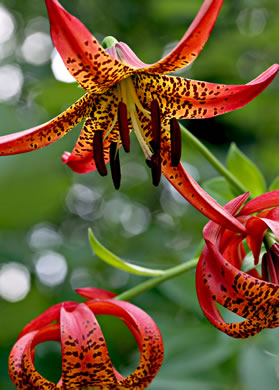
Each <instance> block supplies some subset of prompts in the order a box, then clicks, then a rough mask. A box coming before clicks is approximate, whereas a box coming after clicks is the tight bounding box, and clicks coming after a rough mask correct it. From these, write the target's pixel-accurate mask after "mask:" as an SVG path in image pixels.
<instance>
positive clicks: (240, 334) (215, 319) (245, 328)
mask: <svg viewBox="0 0 279 390" xmlns="http://www.w3.org/2000/svg"><path fill="white" fill-rule="evenodd" d="M196 289H197V295H198V299H199V303H200V306H201V309H202V311H203V313H204V314H205V316H206V317H207V319H208V320H209V321H210V322H211V323H212V324H213V325H214V326H215V327H216V328H217V329H219V330H221V331H222V332H224V333H226V334H228V335H229V336H232V337H235V338H247V337H250V336H254V335H255V334H257V333H259V332H260V331H261V330H263V329H264V324H262V323H261V322H260V321H253V320H244V321H241V322H234V323H226V322H225V321H224V319H223V318H222V316H221V314H220V312H219V310H218V308H217V306H216V303H215V297H214V296H212V294H211V292H210V291H209V289H208V286H207V285H206V283H204V272H203V257H202V256H201V258H200V260H199V263H198V265H197V269H196Z"/></svg>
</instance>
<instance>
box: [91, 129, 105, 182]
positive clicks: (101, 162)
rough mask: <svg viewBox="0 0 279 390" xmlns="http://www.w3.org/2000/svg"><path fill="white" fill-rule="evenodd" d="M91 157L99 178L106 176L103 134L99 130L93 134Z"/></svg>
mask: <svg viewBox="0 0 279 390" xmlns="http://www.w3.org/2000/svg"><path fill="white" fill-rule="evenodd" d="M93 157H94V160H95V164H96V168H97V170H98V172H99V174H100V175H101V176H106V175H107V168H106V164H105V159H104V148H103V132H102V131H101V130H98V131H96V132H95V134H94V138H93Z"/></svg>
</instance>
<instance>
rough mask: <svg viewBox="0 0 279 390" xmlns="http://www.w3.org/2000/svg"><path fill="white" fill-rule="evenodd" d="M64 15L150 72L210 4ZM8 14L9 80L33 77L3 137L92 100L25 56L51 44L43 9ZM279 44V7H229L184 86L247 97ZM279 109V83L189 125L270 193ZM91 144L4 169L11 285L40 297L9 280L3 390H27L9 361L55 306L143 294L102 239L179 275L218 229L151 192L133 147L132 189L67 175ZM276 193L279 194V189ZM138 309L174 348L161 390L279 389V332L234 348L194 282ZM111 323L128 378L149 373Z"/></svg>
mask: <svg viewBox="0 0 279 390" xmlns="http://www.w3.org/2000/svg"><path fill="white" fill-rule="evenodd" d="M61 3H62V4H63V5H64V6H65V7H66V8H67V9H68V10H69V11H70V12H71V13H73V14H74V15H75V16H77V17H78V18H80V19H81V20H82V21H83V22H84V23H85V24H86V26H87V27H88V28H89V29H90V30H91V31H92V32H93V33H94V34H95V36H96V37H97V38H98V39H99V40H102V39H103V38H104V36H106V35H114V36H115V37H117V38H118V40H123V41H125V42H127V43H128V44H129V45H130V46H131V47H132V48H133V49H134V50H135V52H136V53H137V54H138V56H139V57H140V58H142V59H143V60H144V61H146V62H154V61H156V60H157V59H158V58H160V57H161V56H162V54H163V53H165V52H166V51H167V50H169V49H170V47H172V46H173V45H174V43H175V42H176V41H177V40H179V39H180V37H181V36H182V35H183V34H184V32H185V30H186V28H187V26H188V25H189V24H190V23H191V21H192V19H193V17H194V15H195V13H196V12H197V10H198V7H199V6H200V5H201V3H202V1H201V0H199V1H197V0H188V1H185V0H172V1H169V0H160V1H159V0H133V1H129V0H75V1H69V0H61ZM0 5H2V6H4V7H5V8H6V9H7V10H8V11H9V12H10V13H11V15H12V17H13V19H14V23H15V26H16V30H15V33H14V35H13V37H12V38H11V39H10V41H9V42H7V43H6V46H7V47H8V49H9V50H8V49H7V47H5V48H4V46H3V45H2V46H3V47H2V46H1V50H0V61H1V64H0V67H1V66H4V65H7V64H12V65H17V66H18V67H19V68H18V69H21V71H22V73H23V75H24V84H23V88H22V91H21V92H20V94H19V95H18V97H17V98H14V99H11V100H10V101H6V102H2V103H1V106H0V115H1V130H0V133H1V135H2V134H8V133H11V132H14V131H19V130H22V129H25V128H28V127H31V126H36V125H37V124H39V123H42V122H44V121H47V120H49V119H50V118H51V117H53V116H55V115H57V114H58V113H60V112H61V111H62V109H63V108H65V107H67V106H68V105H70V104H71V103H72V102H73V101H75V100H76V99H77V98H78V97H79V96H81V95H82V93H83V91H82V90H81V89H80V88H77V86H76V84H65V83H62V82H59V81H56V80H55V78H54V75H53V74H52V71H51V66H50V61H49V60H48V61H46V62H45V63H43V64H41V65H34V64H30V63H28V61H26V60H25V59H24V57H23V56H22V51H21V48H22V45H23V44H24V41H25V39H26V37H27V36H28V34H30V32H43V33H47V34H48V21H47V12H46V7H45V4H44V1H43V0H40V1H38V0H24V1H19V0H2V1H1V3H0ZM278 37H279V3H278V0H234V1H229V0H225V1H224V6H223V10H222V12H221V14H220V17H219V18H218V21H217V24H216V27H215V28H214V30H213V32H212V35H211V37H210V39H209V41H208V43H207V45H206V47H205V48H204V50H203V52H202V53H201V55H200V56H199V58H198V59H197V61H196V62H195V63H194V64H193V65H192V66H191V67H190V68H186V69H184V70H183V71H181V72H179V75H181V76H183V77H189V78H193V79H201V80H207V81H211V82H219V83H234V84H238V83H246V82H248V81H250V80H251V79H253V78H254V77H256V76H257V75H258V74H260V73H261V72H262V71H264V70H265V69H266V68H267V67H268V66H269V65H271V64H273V63H275V62H278V53H279V40H278ZM0 38H1V37H0ZM4 49H5V50H6V51H5V50H4ZM2 52H3V53H2ZM7 53H8V54H7ZM0 70H1V68H0ZM278 106H279V78H278V77H277V79H276V80H275V81H274V82H273V83H272V85H271V86H269V88H268V89H267V90H266V91H265V92H264V93H263V94H262V95H261V96H259V97H258V98H257V99H256V100H255V101H253V102H252V103H250V104H249V105H248V106H247V107H245V108H243V109H241V110H239V111H237V112H232V113H230V114H227V115H224V116H222V117H218V118H215V119H209V120H192V121H185V122H186V125H187V126H188V128H189V129H190V130H191V131H192V132H193V133H194V134H196V135H198V136H199V137H200V138H201V139H203V140H204V141H205V142H206V143H207V144H208V145H209V147H210V149H211V150H212V151H214V152H215V153H216V154H217V155H218V156H219V157H220V158H221V159H222V160H223V161H225V155H226V154H227V151H228V149H229V144H230V143H231V142H232V141H233V142H235V143H236V144H237V145H238V147H239V148H240V150H241V151H242V152H244V153H245V154H246V155H248V156H249V158H250V159H251V160H252V161H254V162H255V163H256V164H257V166H258V167H259V168H260V170H261V171H262V172H263V174H264V176H265V178H266V181H267V184H268V185H270V183H271V182H272V181H273V180H274V179H275V177H277V176H278V172H279V159H278V148H279V136H278V134H279V110H278ZM79 131H80V126H79V127H78V128H76V129H75V130H73V131H72V132H71V133H70V134H69V135H68V136H67V137H65V138H64V139H62V140H61V141H59V142H57V143H55V144H54V145H52V146H50V147H49V148H45V149H43V150H40V151H37V152H34V153H30V154H26V155H19V156H12V157H5V158H1V159H0V180H1V193H0V198H1V202H0V204H1V206H0V207H1V212H0V215H1V218H0V262H1V264H2V268H0V275H1V273H2V275H4V276H5V275H8V274H7V273H6V274H5V273H4V271H5V270H6V271H7V268H5V267H6V266H7V264H8V265H11V267H12V269H14V270H15V269H16V270H19V271H20V272H21V275H25V280H26V281H27V284H28V275H30V283H31V284H30V291H28V287H27V291H28V294H27V296H26V297H24V298H23V299H20V298H18V299H14V300H17V301H16V302H10V301H9V299H10V300H11V298H9V297H8V296H7V294H6V292H5V289H4V287H3V286H5V285H6V284H5V280H8V279H7V278H6V279H5V280H4V282H3V278H2V279H1V276H0V296H1V297H0V313H1V314H0V327H1V333H0V341H1V353H0V363H1V364H0V367H1V368H0V370H1V373H0V378H1V383H0V389H1V390H2V389H3V390H10V389H13V388H14V387H13V385H12V384H11V382H10V380H9V377H8V374H7V358H8V354H9V351H10V349H11V347H12V345H13V343H14V342H15V340H16V338H17V336H18V334H19V332H20V330H21V329H22V327H23V326H24V325H25V324H26V323H27V322H29V321H30V320H31V319H33V318H34V317H35V316H37V315H39V314H40V313H41V312H42V311H43V310H45V309H46V308H47V307H49V306H50V305H52V304H54V303H56V302H60V301H63V300H72V299H78V298H77V296H76V294H75V293H74V291H73V288H76V287H85V286H89V285H91V286H95V287H101V288H107V289H111V290H113V291H115V292H120V291H124V290H125V289H127V288H129V287H132V286H135V284H136V283H139V282H140V281H141V280H143V279H142V278H140V277H139V276H131V275H128V274H126V273H124V272H122V271H120V270H116V269H113V268H112V267H110V266H108V265H107V264H104V263H102V262H101V261H100V260H99V259H98V258H97V257H96V256H94V255H93V254H92V252H91V249H90V246H89V243H88V240H87V230H88V228H89V227H91V228H92V229H93V231H94V233H95V234H96V236H97V237H98V238H99V239H100V241H101V242H102V243H103V244H104V245H105V246H106V247H108V248H109V249H110V250H111V251H113V252H114V253H117V254H118V255H119V256H120V257H121V258H124V259H127V260H129V261H130V262H136V263H137V264H139V265H142V266H146V267H150V268H167V267H170V266H173V265H175V264H179V263H180V262H182V261H185V260H187V259H190V258H191V257H192V255H193V254H194V253H195V252H196V250H197V247H198V245H199V244H200V239H201V231H202V227H203V225H204V224H205V222H206V219H205V218H204V217H203V216H201V215H199V213H198V212H197V211H196V210H194V209H193V208H192V207H190V206H189V205H188V204H186V202H185V201H184V200H183V199H182V198H181V197H180V196H179V195H177V194H176V193H174V191H173V190H172V189H171V188H170V187H169V185H168V183H167V182H166V181H165V180H162V183H161V185H160V187H159V188H154V187H152V184H151V178H150V172H149V171H148V169H147V168H146V166H145V163H144V158H143V156H142V153H141V150H139V147H138V145H137V142H134V141H135V140H134V139H133V140H132V141H133V142H132V153H130V155H124V154H123V152H121V161H122V177H123V180H122V185H121V189H120V191H119V192H116V191H115V190H114V189H113V185H112V182H111V180H110V179H109V178H108V177H107V178H101V177H99V176H98V174H97V173H92V174H88V175H84V176H82V175H80V176H79V175H77V174H74V173H72V172H71V171H70V170H69V169H68V168H67V167H65V166H63V165H62V164H61V163H60V156H61V154H62V153H63V152H64V150H71V148H72V147H73V145H74V143H75V140H76V138H77V136H78V134H79ZM183 160H184V161H185V163H187V164H188V165H187V168H188V169H189V171H190V172H191V173H192V175H193V176H194V177H195V178H196V179H198V180H201V181H205V180H206V181H208V180H209V179H212V178H213V177H214V176H216V173H215V172H214V170H213V169H212V168H211V167H210V166H208V163H207V162H206V161H205V160H204V159H203V158H202V157H201V156H200V155H199V154H198V153H197V152H196V151H195V150H193V149H192V148H191V147H189V146H188V145H186V144H184V145H183ZM276 183H277V184H276ZM274 186H276V188H278V179H277V181H276V182H275V184H274ZM206 188H207V189H209V190H211V191H213V193H214V192H215V194H216V191H217V193H218V191H219V190H218V188H221V189H222V191H223V194H222V195H221V198H222V196H223V198H222V199H224V197H225V198H226V197H230V196H231V195H232V194H231V190H230V188H229V187H227V188H225V189H224V186H223V183H220V179H217V181H216V180H213V181H211V182H207V187H206ZM222 199H221V200H222ZM218 200H219V199H218ZM49 250H51V251H52V252H51V254H52V256H53V253H56V254H60V255H61V256H63V257H62V259H63V258H64V259H65V260H64V262H63V261H62V260H61V258H60V260H61V261H60V262H59V261H57V262H56V263H55V262H54V263H53V264H52V267H53V268H52V269H50V270H48V269H47V267H46V265H45V262H44V259H46V258H47V257H46V254H49V252H46V251H49ZM20 266H24V267H25V268H20ZM60 266H61V269H60V268H59V267H60ZM13 267H14V268H13ZM49 267H50V265H49ZM51 271H52V272H54V271H55V272H56V273H58V274H59V275H60V276H61V275H62V277H61V278H60V280H55V278H53V275H52V274H51ZM47 272H50V274H47ZM63 272H64V275H65V277H63ZM26 275H27V276H26ZM8 281H9V280H8ZM1 283H2V286H1ZM16 283H17V282H16V281H15V282H14V285H13V282H12V281H11V282H10V285H11V286H14V288H15V289H16V287H17V286H16ZM8 290H9V289H8ZM5 294H6V295H5ZM133 302H134V303H135V304H138V305H140V306H141V307H142V308H143V309H144V310H146V311H147V312H148V313H149V314H150V315H152V317H153V318H154V320H155V321H156V322H157V324H158V325H159V327H160V329H161V331H162V334H163V338H164V341H165V348H166V358H165V362H164V366H163V368H162V369H161V371H160V373H159V375H158V377H157V378H156V380H155V381H154V383H153V384H152V385H151V386H150V389H153V390H159V389H160V390H169V389H176V390H184V389H188V390H218V389H220V390H262V389H263V388H265V389H267V390H274V389H275V388H278V385H279V379H278V372H279V371H278V368H279V341H278V340H279V337H278V335H279V334H278V330H276V329H275V330H268V331H264V332H262V334H260V335H258V336H256V337H254V338H252V339H250V340H246V341H239V340H234V339H229V338H228V337H226V336H224V335H223V334H221V333H220V332H218V331H216V330H215V329H214V328H213V327H212V326H211V325H210V324H209V323H208V322H207V320H206V319H205V318H204V316H203V315H202V313H201V310H200V308H199V305H198V302H197V299H196V294H195V286H194V273H193V272H191V273H189V274H187V275H184V276H180V277H178V278H177V279H175V280H172V281H169V282H167V283H165V284H164V285H161V286H159V287H158V288H157V289H154V290H153V291H150V292H147V293H145V294H143V295H142V296H139V297H137V298H136V299H134V300H133ZM228 318H229V317H228ZM100 321H101V323H102V326H103V328H104V333H105V335H106V337H107V338H108V344H109V348H110V353H111V356H112V360H113V362H114V363H115V365H116V366H117V367H118V368H119V370H120V371H121V372H123V373H125V372H129V371H131V370H132V369H133V368H134V367H135V365H136V362H137V355H135V350H136V348H135V343H134V340H133V339H132V338H131V337H128V335H127V330H126V328H125V327H124V326H123V325H122V324H121V323H120V322H116V321H115V320H112V319H111V318H100ZM123 340H125V342H123ZM58 359H59V354H58V352H57V345H56V344H55V343H53V344H50V345H46V346H41V347H40V350H39V358H38V361H36V366H37V367H38V369H39V370H40V371H41V372H42V373H43V374H44V375H46V376H48V378H49V379H53V380H55V379H57V377H58V376H59V372H57V371H56V366H57V365H56V364H52V363H53V362H56V361H58Z"/></svg>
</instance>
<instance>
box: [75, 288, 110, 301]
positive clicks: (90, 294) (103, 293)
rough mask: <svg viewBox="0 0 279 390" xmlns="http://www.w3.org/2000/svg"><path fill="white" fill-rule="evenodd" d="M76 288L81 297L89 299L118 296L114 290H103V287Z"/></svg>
mask: <svg viewBox="0 0 279 390" xmlns="http://www.w3.org/2000/svg"><path fill="white" fill-rule="evenodd" d="M75 290H76V292H77V293H78V294H79V295H80V296H81V297H84V298H87V299H109V298H114V297H116V294H114V293H113V292H111V291H107V290H103V289H102V288H96V287H82V288H76V289H75Z"/></svg>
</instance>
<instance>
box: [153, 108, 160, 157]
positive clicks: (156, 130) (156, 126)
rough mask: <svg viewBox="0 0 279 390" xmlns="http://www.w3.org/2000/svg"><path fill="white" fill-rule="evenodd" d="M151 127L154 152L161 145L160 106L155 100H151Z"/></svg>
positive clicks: (158, 149)
mask: <svg viewBox="0 0 279 390" xmlns="http://www.w3.org/2000/svg"><path fill="white" fill-rule="evenodd" d="M151 129H152V138H153V141H154V146H155V151H154V152H155V154H156V152H157V151H159V152H160V147H161V119H160V108H159V104H158V102H157V100H152V102H151Z"/></svg>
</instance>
